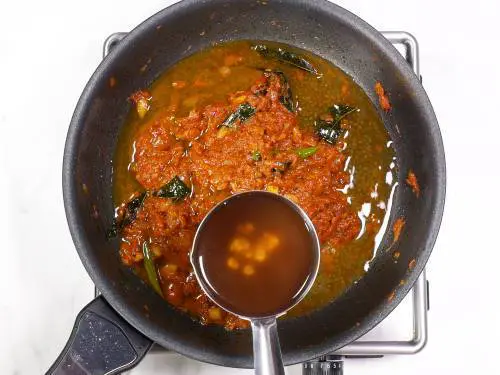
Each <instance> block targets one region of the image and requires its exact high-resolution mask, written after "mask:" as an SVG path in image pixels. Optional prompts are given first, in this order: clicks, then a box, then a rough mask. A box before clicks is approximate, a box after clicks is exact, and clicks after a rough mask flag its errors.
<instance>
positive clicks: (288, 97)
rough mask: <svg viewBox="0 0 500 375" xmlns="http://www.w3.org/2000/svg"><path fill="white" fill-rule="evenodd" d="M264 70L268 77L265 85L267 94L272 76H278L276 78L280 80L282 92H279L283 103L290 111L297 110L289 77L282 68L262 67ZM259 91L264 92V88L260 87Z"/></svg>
mask: <svg viewBox="0 0 500 375" xmlns="http://www.w3.org/2000/svg"><path fill="white" fill-rule="evenodd" d="M259 70H262V71H263V72H264V76H265V77H266V78H267V85H266V86H265V93H266V94H267V87H268V86H269V84H270V80H271V79H272V77H276V79H278V80H279V82H280V93H279V97H278V99H279V101H280V103H281V104H283V105H284V106H285V108H286V109H288V110H289V111H290V112H295V104H294V102H293V94H292V89H291V87H290V84H289V83H288V79H287V78H286V76H285V73H283V72H282V71H280V70H272V69H261V68H259ZM259 92H264V91H263V89H262V88H259Z"/></svg>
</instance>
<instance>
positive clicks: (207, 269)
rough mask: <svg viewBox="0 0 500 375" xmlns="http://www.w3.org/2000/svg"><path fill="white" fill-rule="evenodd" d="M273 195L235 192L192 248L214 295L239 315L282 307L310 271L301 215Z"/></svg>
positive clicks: (310, 247) (310, 248) (310, 251)
mask: <svg viewBox="0 0 500 375" xmlns="http://www.w3.org/2000/svg"><path fill="white" fill-rule="evenodd" d="M273 195H274V194H265V195H263V194H254V193H248V194H243V195H241V194H240V195H237V196H235V197H234V198H233V199H230V200H229V201H226V202H224V204H223V205H221V206H218V207H217V208H216V209H215V210H214V211H213V213H212V214H211V216H210V217H209V220H207V221H205V222H204V224H203V226H202V228H201V231H200V233H199V234H198V236H199V237H198V241H197V242H196V243H197V245H198V246H197V248H195V249H193V252H194V254H195V255H196V258H197V260H196V259H195V260H194V262H197V264H199V265H200V270H201V272H200V273H199V276H200V277H203V278H204V279H205V280H206V281H205V283H206V285H207V288H208V289H209V290H212V291H213V292H212V293H213V298H214V300H215V301H216V302H218V304H219V305H221V306H222V307H224V308H225V309H227V310H230V311H232V312H234V313H236V314H238V315H240V316H245V317H265V316H271V315H277V314H278V313H281V312H283V311H285V310H287V309H288V308H289V307H290V306H292V305H294V304H295V302H296V301H297V299H298V298H300V295H301V291H302V290H303V288H304V287H305V285H307V280H308V279H309V278H310V277H313V276H314V272H315V269H314V251H315V243H314V240H313V237H312V236H311V234H310V232H309V229H308V228H307V225H306V223H305V222H304V219H303V218H302V217H301V215H300V213H299V212H298V211H296V210H295V209H294V208H293V207H292V206H291V205H290V204H288V203H287V202H286V201H285V200H280V199H276V197H273Z"/></svg>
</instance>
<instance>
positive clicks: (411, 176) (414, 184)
mask: <svg viewBox="0 0 500 375" xmlns="http://www.w3.org/2000/svg"><path fill="white" fill-rule="evenodd" d="M406 183H407V184H408V185H409V186H410V187H411V190H412V191H413V193H415V195H416V196H417V198H418V197H419V196H420V186H419V184H418V180H417V176H415V173H413V171H412V170H411V169H410V170H409V172H408V177H407V178H406Z"/></svg>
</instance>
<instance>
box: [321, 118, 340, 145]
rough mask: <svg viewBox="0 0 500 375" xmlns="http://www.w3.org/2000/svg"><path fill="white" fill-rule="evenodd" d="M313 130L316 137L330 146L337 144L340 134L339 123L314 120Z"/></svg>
mask: <svg viewBox="0 0 500 375" xmlns="http://www.w3.org/2000/svg"><path fill="white" fill-rule="evenodd" d="M314 129H315V132H316V134H317V135H318V137H320V138H321V139H323V140H324V141H325V142H327V143H330V144H331V145H334V144H335V143H336V142H337V139H338V138H339V137H340V134H341V133H342V128H341V127H340V122H339V121H337V122H334V121H326V120H316V121H315V123H314Z"/></svg>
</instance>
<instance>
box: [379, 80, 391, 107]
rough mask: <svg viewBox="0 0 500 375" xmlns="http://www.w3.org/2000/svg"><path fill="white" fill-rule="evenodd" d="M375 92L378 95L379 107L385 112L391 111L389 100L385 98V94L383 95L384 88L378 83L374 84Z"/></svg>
mask: <svg viewBox="0 0 500 375" xmlns="http://www.w3.org/2000/svg"><path fill="white" fill-rule="evenodd" d="M375 92H376V94H377V95H378V101H379V104H380V107H382V109H383V110H384V111H386V112H388V111H390V110H391V103H390V102H389V98H388V97H387V94H386V93H385V90H384V87H383V86H382V84H381V83H380V82H377V83H375Z"/></svg>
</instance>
